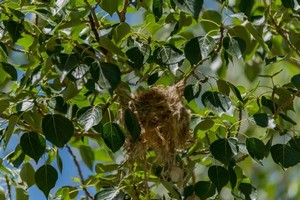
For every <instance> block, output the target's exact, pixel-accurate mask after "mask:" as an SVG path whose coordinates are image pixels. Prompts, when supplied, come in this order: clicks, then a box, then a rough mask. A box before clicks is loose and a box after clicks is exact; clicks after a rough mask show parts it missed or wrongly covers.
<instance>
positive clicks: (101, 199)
mask: <svg viewBox="0 0 300 200" xmlns="http://www.w3.org/2000/svg"><path fill="white" fill-rule="evenodd" d="M124 196H125V194H124V192H123V191H121V190H117V189H114V188H105V189H103V190H101V191H100V192H98V193H97V194H96V195H95V197H94V199H95V200H119V199H124Z"/></svg>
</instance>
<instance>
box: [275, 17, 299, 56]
mask: <svg viewBox="0 0 300 200" xmlns="http://www.w3.org/2000/svg"><path fill="white" fill-rule="evenodd" d="M269 18H270V19H271V22H272V24H273V25H274V27H275V30H276V31H277V33H278V34H279V35H281V37H283V38H284V39H285V40H286V41H287V43H288V45H289V46H290V47H291V48H292V49H293V50H294V51H295V52H296V53H297V54H298V55H299V56H300V50H299V48H297V47H295V46H294V45H293V44H292V43H291V41H290V39H289V37H288V36H287V34H286V32H287V30H285V29H284V28H282V27H281V26H280V25H278V24H277V23H276V21H275V19H274V18H273V17H272V16H269Z"/></svg>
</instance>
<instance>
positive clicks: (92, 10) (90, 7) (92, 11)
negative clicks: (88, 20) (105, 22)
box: [84, 0, 100, 29]
mask: <svg viewBox="0 0 300 200" xmlns="http://www.w3.org/2000/svg"><path fill="white" fill-rule="evenodd" d="M84 3H85V4H86V5H87V7H88V9H89V10H90V12H91V13H90V14H91V15H92V18H93V19H94V23H95V27H96V29H98V28H99V27H100V24H99V21H98V19H97V15H96V12H95V9H94V8H92V6H91V4H90V3H89V2H88V0H84Z"/></svg>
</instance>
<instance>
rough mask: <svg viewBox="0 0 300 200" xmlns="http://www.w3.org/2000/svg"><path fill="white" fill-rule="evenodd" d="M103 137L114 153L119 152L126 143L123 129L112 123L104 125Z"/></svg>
mask: <svg viewBox="0 0 300 200" xmlns="http://www.w3.org/2000/svg"><path fill="white" fill-rule="evenodd" d="M102 137H103V140H104V142H105V144H106V145H107V146H108V148H110V149H111V150H112V152H114V153H115V152H116V151H118V150H119V149H120V148H121V147H122V146H123V144H124V142H125V136H124V133H123V131H122V129H121V128H120V126H119V125H118V124H116V123H112V122H109V123H106V124H104V126H103V134H102Z"/></svg>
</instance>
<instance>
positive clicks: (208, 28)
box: [200, 9, 222, 35]
mask: <svg viewBox="0 0 300 200" xmlns="http://www.w3.org/2000/svg"><path fill="white" fill-rule="evenodd" d="M200 22H201V23H200V24H201V26H202V27H203V29H204V31H205V32H206V33H207V35H209V34H211V35H214V34H215V32H216V31H219V30H220V26H221V24H222V15H221V13H220V12H218V11H216V10H210V9H207V10H204V11H203V14H202V15H201V20H200Z"/></svg>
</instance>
